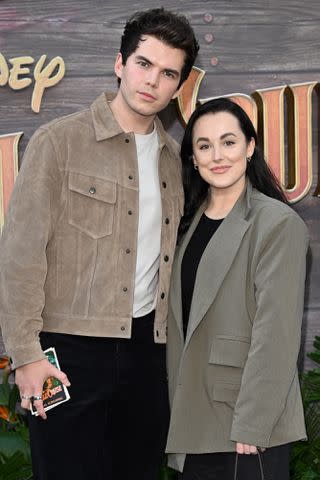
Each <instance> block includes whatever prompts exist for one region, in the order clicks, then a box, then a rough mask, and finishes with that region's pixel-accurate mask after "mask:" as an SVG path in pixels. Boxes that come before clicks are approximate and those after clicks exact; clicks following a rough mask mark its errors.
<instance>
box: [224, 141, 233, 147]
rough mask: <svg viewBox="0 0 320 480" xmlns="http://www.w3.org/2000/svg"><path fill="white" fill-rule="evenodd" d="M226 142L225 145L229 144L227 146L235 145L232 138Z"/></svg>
mask: <svg viewBox="0 0 320 480" xmlns="http://www.w3.org/2000/svg"><path fill="white" fill-rule="evenodd" d="M224 143H225V145H227V147H230V145H234V143H235V142H233V141H232V140H226V141H225V142H224Z"/></svg>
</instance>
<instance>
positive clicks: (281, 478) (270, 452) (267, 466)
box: [179, 445, 290, 480]
mask: <svg viewBox="0 0 320 480" xmlns="http://www.w3.org/2000/svg"><path fill="white" fill-rule="evenodd" d="M260 459H261V465H262V469H263V475H264V476H262V475H261V471H260V462H259V458H258V455H245V454H242V455H238V466H237V476H236V477H235V460H236V453H234V452H223V453H205V454H198V455H193V454H192V455H187V458H186V462H185V466H184V470H183V473H182V474H181V475H179V480H263V478H264V480H289V461H290V446H289V445H281V446H279V447H272V448H268V449H267V450H265V451H264V452H263V453H260Z"/></svg>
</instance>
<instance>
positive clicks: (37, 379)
mask: <svg viewBox="0 0 320 480" xmlns="http://www.w3.org/2000/svg"><path fill="white" fill-rule="evenodd" d="M49 377H55V378H57V379H58V380H60V382H61V383H63V385H65V386H66V387H69V386H70V385H71V384H70V382H69V380H68V377H67V375H66V374H65V373H63V372H61V370H59V369H58V368H56V367H55V366H53V365H52V364H51V363H50V362H49V361H48V360H47V359H43V360H39V361H37V362H32V363H28V364H27V365H22V366H21V367H18V368H17V369H16V384H17V385H18V387H19V390H20V396H21V406H22V407H23V408H27V409H29V408H30V402H31V401H32V397H41V396H42V388H43V384H44V382H45V381H46V380H47V378H49ZM33 404H34V406H35V408H36V409H37V411H38V413H39V416H40V417H41V418H43V419H44V420H45V419H46V418H47V415H46V413H45V411H44V409H43V403H42V400H34V401H33Z"/></svg>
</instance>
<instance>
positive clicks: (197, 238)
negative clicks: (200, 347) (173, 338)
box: [181, 213, 223, 336]
mask: <svg viewBox="0 0 320 480" xmlns="http://www.w3.org/2000/svg"><path fill="white" fill-rule="evenodd" d="M222 221H223V219H220V220H213V219H211V218H209V217H207V216H206V215H205V214H204V213H203V214H202V216H201V218H200V220H199V223H198V225H197V227H196V229H195V231H194V232H193V235H192V237H191V239H190V241H189V243H188V245H187V248H186V250H185V252H184V255H183V259H182V264H181V297H182V321H183V332H184V336H186V332H187V327H188V322H189V314H190V308H191V301H192V295H193V289H194V284H195V281H196V274H197V270H198V265H199V262H200V260H201V257H202V254H203V252H204V250H205V248H206V246H207V245H208V243H209V241H210V239H211V238H212V236H213V235H214V234H215V232H216V231H217V229H218V228H219V226H220V225H221V223H222Z"/></svg>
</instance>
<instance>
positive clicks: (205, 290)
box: [177, 183, 252, 346]
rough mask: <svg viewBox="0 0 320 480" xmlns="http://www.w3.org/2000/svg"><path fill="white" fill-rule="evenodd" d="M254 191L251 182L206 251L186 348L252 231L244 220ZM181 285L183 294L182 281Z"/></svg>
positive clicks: (193, 301)
mask: <svg viewBox="0 0 320 480" xmlns="http://www.w3.org/2000/svg"><path fill="white" fill-rule="evenodd" d="M251 190H252V187H251V184H250V183H248V185H247V189H246V190H245V191H244V193H243V194H242V195H241V197H240V198H239V199H238V201H237V203H236V204H235V206H234V207H233V209H232V210H231V212H230V213H229V214H228V215H227V217H226V218H225V219H224V221H223V222H222V224H221V225H220V227H219V228H218V230H217V231H216V233H215V234H214V236H213V237H212V238H211V240H210V242H209V243H208V245H207V247H206V249H205V251H204V252H203V255H202V258H201V260H200V263H199V266H198V271H197V275H196V281H195V286H194V291H193V297H192V303H191V309H190V316H189V323H188V331H187V337H186V344H185V346H187V344H188V342H189V340H190V338H191V336H192V334H193V332H194V331H195V329H196V328H197V326H198V325H199V323H200V322H201V320H202V319H203V317H204V316H205V314H206V313H207V311H208V309H209V307H210V305H211V304H212V303H213V302H214V299H215V297H216V295H217V292H218V290H219V288H220V286H221V284H222V282H223V280H224V278H225V276H226V275H227V273H228V271H229V269H230V267H231V265H232V263H233V260H234V258H235V256H236V254H237V251H238V249H239V247H240V244H241V241H242V238H243V236H244V234H245V233H246V231H247V229H248V228H249V223H248V222H247V221H246V220H245V217H246V215H247V211H248V208H250V195H251ZM203 210H204V209H203ZM203 210H202V212H203ZM202 212H201V213H200V215H199V218H200V216H201V214H202ZM197 223H198V222H197ZM197 223H196V225H197ZM194 228H195V227H194ZM193 231H194V229H193ZM192 233H193V232H192ZM192 233H191V235H192ZM191 235H188V239H186V241H187V242H189V239H190V238H191ZM185 248H186V245H185V246H184V249H183V250H185ZM183 253H184V251H183V252H181V258H180V262H179V267H180V268H179V276H180V272H181V261H182V256H183ZM179 282H180V295H181V280H180V279H179ZM180 308H181V307H180ZM179 314H180V311H179ZM181 317H182V315H181ZM181 317H177V318H181ZM180 323H181V322H180Z"/></svg>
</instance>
